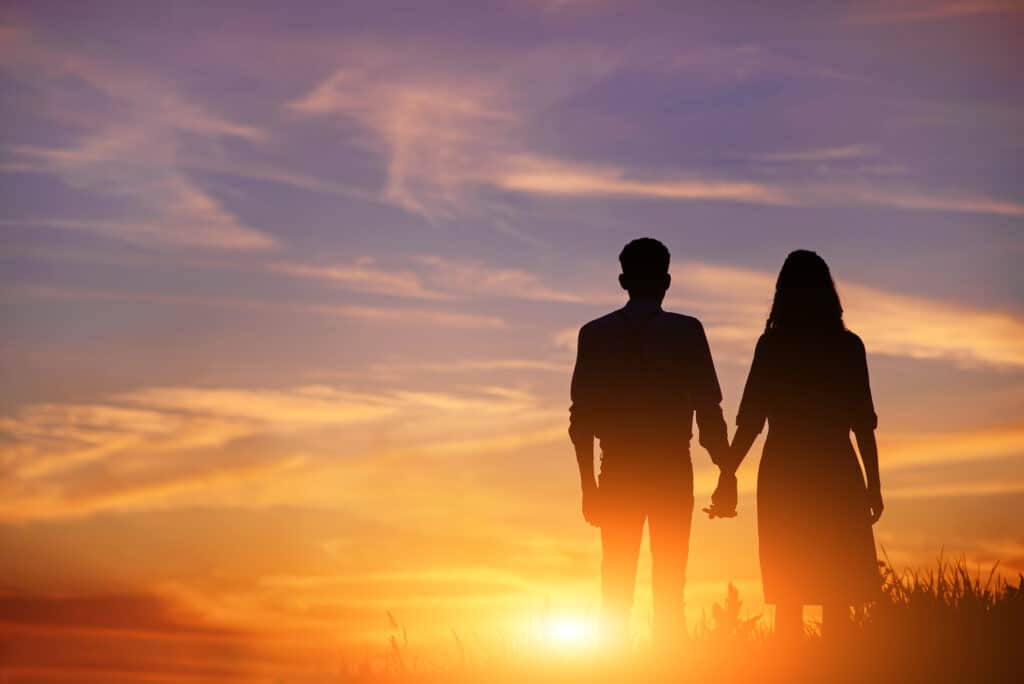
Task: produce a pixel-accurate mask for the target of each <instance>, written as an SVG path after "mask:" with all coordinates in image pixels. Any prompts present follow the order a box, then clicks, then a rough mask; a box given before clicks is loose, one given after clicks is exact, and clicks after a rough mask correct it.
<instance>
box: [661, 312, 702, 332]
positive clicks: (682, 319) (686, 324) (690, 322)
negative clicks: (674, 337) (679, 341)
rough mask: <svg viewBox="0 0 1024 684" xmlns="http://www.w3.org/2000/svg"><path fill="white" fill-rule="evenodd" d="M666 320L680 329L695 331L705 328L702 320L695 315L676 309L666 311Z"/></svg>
mask: <svg viewBox="0 0 1024 684" xmlns="http://www.w3.org/2000/svg"><path fill="white" fill-rule="evenodd" d="M664 320H665V322H666V323H667V324H668V325H670V326H672V327H673V328H676V329H678V330H685V331H688V332H695V331H698V330H703V329H704V326H703V325H701V323H700V321H699V320H698V319H697V318H695V317H694V316H687V315H686V314H681V313H676V312H675V311H665V312H664Z"/></svg>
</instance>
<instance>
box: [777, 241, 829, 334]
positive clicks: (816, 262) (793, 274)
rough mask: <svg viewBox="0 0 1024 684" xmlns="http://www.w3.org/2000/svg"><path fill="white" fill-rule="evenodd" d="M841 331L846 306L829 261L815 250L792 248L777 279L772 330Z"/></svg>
mask: <svg viewBox="0 0 1024 684" xmlns="http://www.w3.org/2000/svg"><path fill="white" fill-rule="evenodd" d="M780 329H781V330H794V329H797V330H806V331H819V332H841V331H843V330H845V329H846V327H845V326H844V325H843V307H842V305H841V304H840V303H839V294H838V293H837V292H836V284H835V283H834V282H832V274H831V273H830V272H829V270H828V264H826V263H825V260H824V259H822V258H821V257H820V256H818V255H817V253H815V252H811V251H808V250H806V249H798V250H796V251H795V252H790V253H789V256H787V257H786V261H785V262H784V263H783V264H782V270H781V271H779V279H778V281H776V283H775V300H774V301H773V302H772V311H771V313H770V314H769V315H768V323H767V325H765V332H767V331H769V330H780Z"/></svg>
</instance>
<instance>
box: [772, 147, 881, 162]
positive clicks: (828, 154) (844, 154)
mask: <svg viewBox="0 0 1024 684" xmlns="http://www.w3.org/2000/svg"><path fill="white" fill-rule="evenodd" d="M877 153H878V148H877V147H876V146H874V145H859V144H858V145H844V146H842V147H823V148H818V149H813V150H800V151H797V152H773V153H770V154H755V155H754V156H753V158H754V159H758V160H761V161H839V160H843V159H863V158H864V157H871V156H874V155H876V154H877Z"/></svg>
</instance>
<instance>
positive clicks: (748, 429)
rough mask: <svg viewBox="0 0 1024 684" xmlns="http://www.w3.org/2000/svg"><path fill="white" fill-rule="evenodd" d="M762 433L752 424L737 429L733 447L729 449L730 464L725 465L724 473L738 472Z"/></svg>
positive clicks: (742, 425) (745, 424) (723, 467)
mask: <svg viewBox="0 0 1024 684" xmlns="http://www.w3.org/2000/svg"><path fill="white" fill-rule="evenodd" d="M760 433H761V430H760V429H759V428H756V427H754V426H753V425H752V424H751V423H744V424H741V425H739V426H738V427H737V428H736V434H735V435H733V438H732V446H731V447H730V448H729V462H728V464H723V466H722V471H723V472H727V473H729V474H730V475H731V474H735V473H736V470H737V469H738V468H739V467H740V464H741V463H743V459H744V458H746V457H747V452H749V451H750V447H752V446H753V445H754V440H755V439H757V436H758V435H759V434H760Z"/></svg>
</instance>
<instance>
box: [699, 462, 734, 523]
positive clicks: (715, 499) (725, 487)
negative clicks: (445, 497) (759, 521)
mask: <svg viewBox="0 0 1024 684" xmlns="http://www.w3.org/2000/svg"><path fill="white" fill-rule="evenodd" d="M738 488H739V486H738V484H737V482H736V474H735V473H732V472H728V471H725V470H722V471H721V472H720V473H719V474H718V486H717V487H715V491H714V493H713V494H712V495H711V507H710V508H705V509H703V510H704V512H705V513H707V514H708V517H709V518H711V519H714V518H735V517H736V503H737V499H738V498H739V493H738V491H737V490H738Z"/></svg>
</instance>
